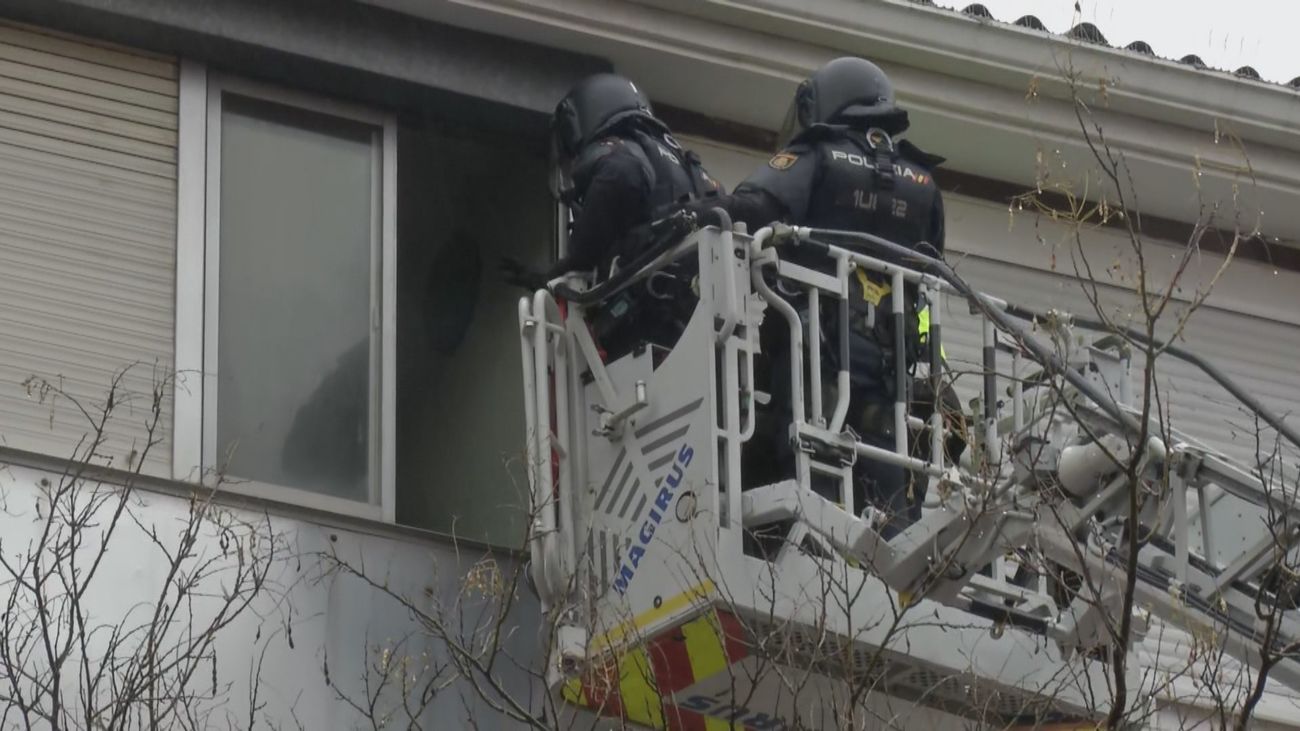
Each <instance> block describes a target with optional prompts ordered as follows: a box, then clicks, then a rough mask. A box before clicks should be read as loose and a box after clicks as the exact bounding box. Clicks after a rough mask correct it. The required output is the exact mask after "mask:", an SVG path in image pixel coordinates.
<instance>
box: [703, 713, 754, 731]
mask: <svg viewBox="0 0 1300 731" xmlns="http://www.w3.org/2000/svg"><path fill="white" fill-rule="evenodd" d="M742 728H744V726H741V725H740V724H738V723H734V722H732V721H724V720H722V719H721V718H714V717H713V716H705V717H704V731H736V730H737V729H742Z"/></svg>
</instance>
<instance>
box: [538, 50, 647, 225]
mask: <svg viewBox="0 0 1300 731" xmlns="http://www.w3.org/2000/svg"><path fill="white" fill-rule="evenodd" d="M632 121H636V122H640V123H643V124H647V125H648V126H652V127H656V128H664V129H666V128H665V127H664V125H663V123H662V122H660V121H659V120H658V119H656V118H655V117H654V112H653V110H652V109H651V108H650V100H649V99H647V98H646V95H645V94H643V93H642V92H641V90H640V89H638V88H637V87H636V85H635V84H633V83H632V82H631V81H628V80H627V79H625V78H623V77H622V76H619V75H617V74H595V75H592V76H588V77H587V78H585V79H583V80H582V81H580V82H578V84H577V85H576V86H574V87H573V88H572V89H570V90H569V93H568V94H566V95H565V96H564V98H563V99H561V100H560V103H559V104H557V105H556V107H555V114H554V115H553V116H552V117H551V192H552V193H554V194H555V195H556V197H557V198H559V199H560V200H566V202H567V198H568V197H569V195H570V193H571V192H572V187H573V181H572V170H571V167H572V164H573V162H574V158H575V157H577V156H578V155H579V153H580V152H582V149H583V147H584V146H586V145H587V144H589V143H590V142H592V141H594V140H596V139H599V138H600V137H601V136H602V135H604V134H606V133H607V132H608V131H610V130H611V129H613V128H614V127H616V126H618V125H620V124H625V123H629V122H632Z"/></svg>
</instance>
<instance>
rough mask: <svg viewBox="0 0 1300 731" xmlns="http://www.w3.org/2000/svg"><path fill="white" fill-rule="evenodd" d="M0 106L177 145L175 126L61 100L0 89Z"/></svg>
mask: <svg viewBox="0 0 1300 731" xmlns="http://www.w3.org/2000/svg"><path fill="white" fill-rule="evenodd" d="M0 109H4V110H6V111H9V112H12V113H14V114H19V115H22V116H25V117H31V118H35V119H47V120H51V121H55V122H62V123H64V124H67V125H69V126H72V127H80V128H82V129H87V130H92V131H94V132H98V133H101V134H106V135H113V136H115V137H121V138H123V139H126V140H133V141H136V142H143V143H149V144H152V145H162V146H164V147H167V148H169V149H175V147H176V130H175V129H167V128H166V127H157V126H154V125H151V124H141V123H140V122H132V121H129V120H125V119H115V118H113V117H106V116H104V115H102V114H95V113H94V112H87V111H84V110H81V109H74V108H72V107H68V106H63V105H61V104H51V103H49V102H44V101H39V100H36V99H26V98H23V97H20V96H13V95H11V94H4V93H0Z"/></svg>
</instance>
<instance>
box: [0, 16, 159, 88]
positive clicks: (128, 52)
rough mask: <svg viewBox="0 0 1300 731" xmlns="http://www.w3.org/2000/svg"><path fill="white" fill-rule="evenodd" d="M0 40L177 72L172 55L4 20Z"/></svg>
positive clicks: (132, 67) (151, 71)
mask: <svg viewBox="0 0 1300 731" xmlns="http://www.w3.org/2000/svg"><path fill="white" fill-rule="evenodd" d="M0 43H5V44H8V45H11V46H18V47H20V48H31V49H34V50H38V51H47V52H49V53H57V54H59V55H61V56H68V57H70V58H77V59H82V60H86V61H92V62H94V63H97V64H101V65H103V66H112V67H113V68H118V69H124V70H126V71H134V72H136V73H140V74H148V75H149V76H157V77H159V78H163V79H175V78H177V76H178V75H179V73H180V71H179V69H177V67H176V59H174V58H172V57H171V56H164V55H161V54H155V53H149V52H148V51H141V50H139V49H136V48H127V47H125V46H119V45H117V44H116V43H109V42H108V41H100V40H96V39H91V38H83V37H81V36H74V35H71V34H68V33H61V32H59V31H55V30H50V29H48V28H39V27H36V26H29V25H24V24H21V23H14V22H12V21H7V20H6V21H4V22H0Z"/></svg>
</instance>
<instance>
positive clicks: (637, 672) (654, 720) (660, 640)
mask: <svg viewBox="0 0 1300 731" xmlns="http://www.w3.org/2000/svg"><path fill="white" fill-rule="evenodd" d="M748 656H749V647H748V645H747V644H746V642H745V639H744V631H743V628H742V627H741V625H740V622H739V621H738V620H737V619H736V617H735V616H734V615H732V614H730V613H728V612H721V611H717V610H715V609H709V610H707V611H705V612H704V614H702V615H700V616H698V617H696V618H694V619H692V620H690V621H688V622H686V623H685V624H682V625H680V626H677V627H673V628H671V629H668V630H666V631H664V632H662V633H660V634H658V635H656V636H655V637H652V638H650V639H649V640H648V641H646V642H643V643H638V644H636V645H633V646H631V647H629V648H627V649H624V650H622V651H613V652H608V653H604V654H602V655H601V656H599V658H598V659H597V660H595V661H593V663H592V665H593V667H592V668H590V669H589V670H588V672H587V673H586V674H585V675H584V676H582V677H580V678H574V679H572V680H570V681H569V682H568V683H566V684H565V686H564V687H563V689H562V691H561V695H562V697H563V698H564V700H566V701H568V702H569V703H573V704H575V705H580V706H583V707H585V708H589V709H591V710H593V711H595V712H596V713H599V714H600V715H602V716H609V717H615V718H622V719H624V720H627V721H630V722H632V723H638V724H641V725H643V726H649V727H650V728H654V729H666V730H667V731H723V730H724V729H727V730H732V729H743V728H744V727H743V726H741V725H740V724H734V723H732V722H729V721H724V720H722V719H718V718H712V717H709V716H705V715H703V714H701V713H698V712H696V711H692V710H688V709H685V708H679V707H677V705H676V698H675V694H676V693H678V692H680V691H683V690H685V689H687V688H689V687H691V686H693V685H695V684H696V683H698V682H700V681H702V680H706V679H708V678H711V677H713V676H714V675H717V674H719V673H722V672H725V671H726V670H727V668H729V667H731V666H732V665H734V664H736V663H737V662H740V661H741V660H743V659H745V658H746V657H748Z"/></svg>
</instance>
